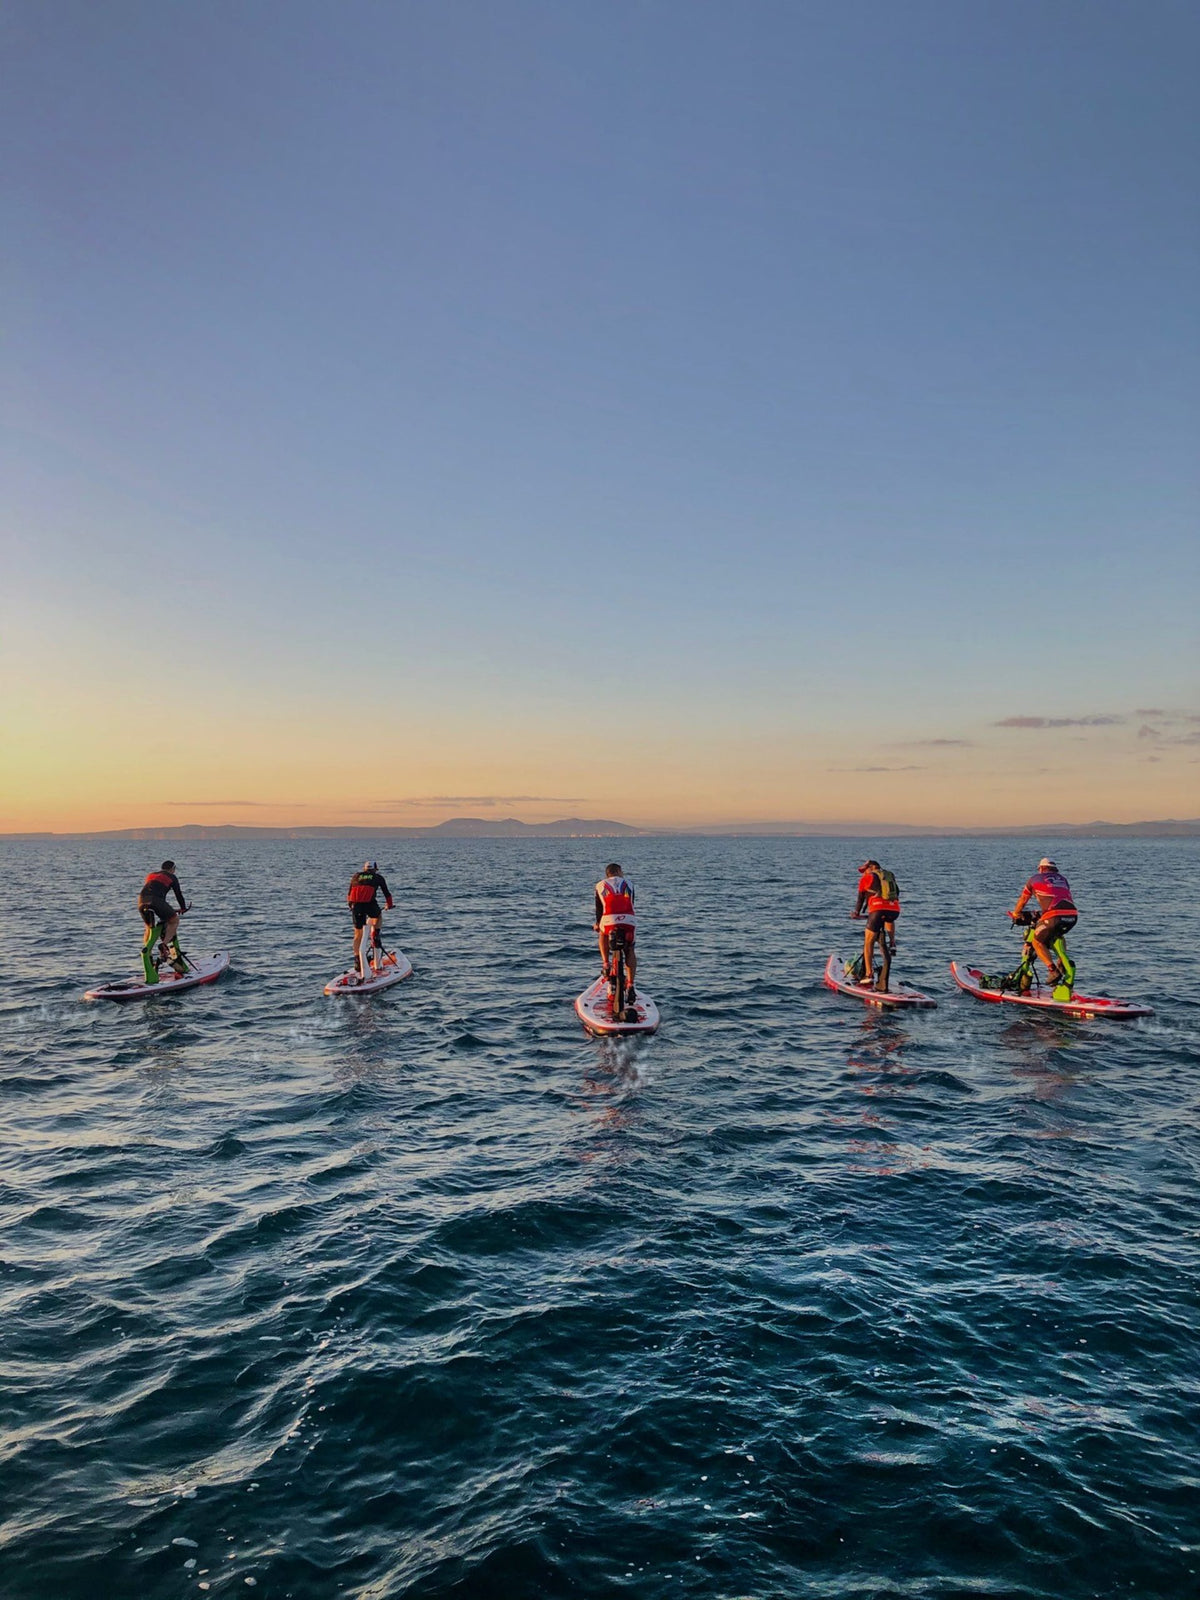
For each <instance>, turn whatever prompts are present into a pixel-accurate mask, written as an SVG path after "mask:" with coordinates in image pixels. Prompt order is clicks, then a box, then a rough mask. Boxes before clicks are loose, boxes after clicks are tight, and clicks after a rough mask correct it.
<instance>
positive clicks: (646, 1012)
mask: <svg viewBox="0 0 1200 1600" xmlns="http://www.w3.org/2000/svg"><path fill="white" fill-rule="evenodd" d="M625 1010H626V1015H628V1014H629V1012H630V1011H632V1012H633V1013H634V1016H635V1018H636V1021H632V1022H617V1021H616V1020H615V1019H614V1017H613V1014H612V995H611V994H610V993H609V989H608V980H607V978H605V977H604V976H603V975H601V976H600V977H599V978H597V979H596V981H595V983H593V984H592V986H591V988H590V989H585V990H584V991H583V993H582V994H581V995H580V996H579V998H578V1000H576V1002H575V1015H576V1016H577V1017H578V1018H579V1020H580V1022H582V1023H583V1025H584V1027H585V1028H586V1029H587V1031H588V1032H589V1033H596V1034H605V1035H608V1034H623V1033H656V1032H657V1031H658V1024H659V1022H660V1021H661V1018H660V1017H659V1015H658V1007H657V1006H656V1005H655V1004H654V1001H653V1000H651V998H650V996H649V995H648V994H643V993H642V991H641V989H638V991H637V999H636V1000H635V1001H634V1002H633V1004H632V1006H627V1007H626V1008H625Z"/></svg>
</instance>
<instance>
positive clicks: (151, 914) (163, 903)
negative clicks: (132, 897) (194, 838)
mask: <svg viewBox="0 0 1200 1600" xmlns="http://www.w3.org/2000/svg"><path fill="white" fill-rule="evenodd" d="M169 894H173V895H174V896H175V898H176V900H178V902H179V910H180V911H186V910H187V901H186V900H185V899H184V898H183V889H182V888H181V886H180V883H179V879H178V878H177V877H176V876H175V874H174V873H173V872H161V871H160V872H151V873H149V874H148V875H147V877H146V881H145V883H144V884H143V885H142V887H141V892H140V893H139V895H138V902H137V904H138V910H139V911H140V912H141V916H142V921H143V922H144V923H145V924H146V926H147V927H148V928H153V927H154V926H155V924H156V923H159V922H166V921H168V920H169V919H170V918H171V917H173V916H174V915H175V907H174V906H171V905H169V904H168V903H167V896H168V895H169Z"/></svg>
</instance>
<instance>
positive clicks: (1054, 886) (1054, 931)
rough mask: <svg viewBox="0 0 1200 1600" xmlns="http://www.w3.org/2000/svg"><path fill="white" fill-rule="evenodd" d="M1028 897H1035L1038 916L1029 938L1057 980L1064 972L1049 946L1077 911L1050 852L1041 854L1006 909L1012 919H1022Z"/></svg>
mask: <svg viewBox="0 0 1200 1600" xmlns="http://www.w3.org/2000/svg"><path fill="white" fill-rule="evenodd" d="M1031 900H1036V901H1037V904H1038V917H1037V921H1036V922H1035V923H1034V925H1033V933H1032V934H1031V936H1030V940H1029V942H1030V944H1032V946H1033V948H1034V950H1035V952H1036V954H1037V957H1038V959H1039V960H1040V961H1041V962H1042V964H1043V966H1045V967H1046V968H1047V970H1048V971H1049V973H1050V978H1051V980H1052V981H1053V982H1054V983H1058V982H1059V981H1060V980H1061V979H1062V976H1063V974H1062V973H1061V971H1060V970H1059V966H1058V962H1057V961H1055V959H1054V957H1053V955H1052V954H1051V950H1052V949H1053V946H1054V942H1055V940H1056V939H1061V938H1064V937H1065V936H1066V935H1067V934H1068V933H1070V931H1071V929H1072V928H1073V927H1074V926H1075V924H1076V923H1077V922H1078V921H1079V912H1078V910H1077V908H1076V905H1075V902H1074V900H1072V899H1071V885H1070V884H1069V883H1068V882H1067V880H1066V879H1065V878H1064V877H1063V875H1062V873H1061V872H1060V871H1059V870H1058V868H1057V866H1055V864H1054V862H1053V861H1052V860H1051V859H1050V857H1049V856H1043V857H1042V859H1041V860H1040V861H1039V862H1038V864H1037V871H1036V872H1035V873H1034V875H1033V877H1032V878H1030V879H1029V881H1028V882H1027V883H1026V885H1025V887H1024V888H1023V889H1022V890H1021V893H1020V895H1019V896H1018V898H1017V903H1016V905H1015V906H1014V907H1013V908H1012V910H1011V911H1010V912H1009V913H1008V914H1009V916H1010V917H1011V918H1012V919H1013V921H1014V922H1019V921H1020V920H1021V916H1022V913H1023V912H1024V910H1025V907H1026V906H1027V905H1028V904H1029V902H1030V901H1031Z"/></svg>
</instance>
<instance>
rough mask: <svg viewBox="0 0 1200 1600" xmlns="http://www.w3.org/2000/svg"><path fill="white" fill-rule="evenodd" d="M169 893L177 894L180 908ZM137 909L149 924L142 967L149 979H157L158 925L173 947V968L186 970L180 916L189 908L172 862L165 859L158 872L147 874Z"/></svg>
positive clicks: (153, 981) (143, 919)
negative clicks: (155, 942)
mask: <svg viewBox="0 0 1200 1600" xmlns="http://www.w3.org/2000/svg"><path fill="white" fill-rule="evenodd" d="M169 894H173V895H174V896H175V899H176V901H177V902H178V909H176V908H175V907H174V906H172V905H170V904H169V903H168V901H167V896H168V895H169ZM137 908H138V915H139V916H140V917H141V919H142V921H143V922H144V923H145V924H146V937H145V938H144V939H143V940H142V966H143V967H144V968H145V969H146V982H147V983H157V982H158V968H157V967H156V966H155V964H154V949H153V946H154V931H155V929H156V928H161V929H162V942H163V944H164V945H167V944H169V945H170V946H171V969H172V971H174V972H176V973H179V974H183V973H185V972H186V971H187V963H186V962H185V961H184V959H183V952H182V950H180V948H179V919H180V917H181V916H182V915H183V913H184V912H185V911H186V910H187V901H186V900H185V899H184V898H183V890H182V889H181V888H180V886H179V879H178V878H177V877H176V876H175V863H174V862H173V861H164V862H163V864H162V866H161V867H159V869H158V871H157V872H149V873H147V874H146V881H145V883H144V884H143V885H142V887H141V890H140V892H139V894H138V900H137Z"/></svg>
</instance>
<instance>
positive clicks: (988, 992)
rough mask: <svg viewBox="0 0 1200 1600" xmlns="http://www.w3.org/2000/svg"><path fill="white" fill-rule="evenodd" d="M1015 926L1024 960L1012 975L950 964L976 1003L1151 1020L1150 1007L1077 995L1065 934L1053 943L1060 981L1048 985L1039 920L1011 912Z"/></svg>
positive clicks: (1077, 1015)
mask: <svg viewBox="0 0 1200 1600" xmlns="http://www.w3.org/2000/svg"><path fill="white" fill-rule="evenodd" d="M1009 916H1010V918H1011V919H1012V922H1013V925H1014V926H1015V927H1019V928H1023V929H1024V934H1025V937H1024V947H1023V949H1022V951H1021V959H1020V961H1019V962H1018V964H1017V965H1016V966H1015V967H1014V968H1013V970H1012V971H1011V972H1000V973H985V972H982V971H981V970H980V969H979V968H978V967H968V966H960V965H959V963H958V962H957V961H952V962H951V963H950V971H951V973H952V975H953V977H954V981H955V983H956V984H957V985H958V987H959V988H960V989H961V990H962V991H963V992H964V993H965V994H970V995H974V997H975V998H976V1000H990V1001H994V1002H999V1001H1003V1002H1004V1003H1006V1004H1008V1005H1018V1006H1033V1007H1035V1008H1036V1009H1038V1010H1041V1011H1057V1012H1059V1013H1060V1014H1062V1015H1063V1016H1068V1017H1152V1016H1153V1015H1154V1012H1153V1009H1152V1008H1151V1007H1150V1006H1139V1005H1135V1004H1134V1003H1133V1002H1132V1001H1130V1000H1114V999H1112V998H1111V996H1109V995H1104V994H1077V993H1076V992H1075V963H1074V962H1073V961H1072V960H1071V958H1070V956H1069V955H1068V954H1067V946H1066V940H1065V938H1064V937H1063V935H1062V934H1060V935H1059V936H1058V938H1057V939H1055V940H1054V941H1053V943H1052V944H1051V947H1050V948H1051V950H1052V951H1053V952H1054V957H1055V961H1056V963H1057V966H1058V980H1057V982H1054V983H1045V982H1043V979H1042V974H1041V970H1040V966H1039V962H1038V956H1037V952H1036V951H1035V949H1034V948H1033V930H1034V928H1035V927H1036V926H1037V923H1038V920H1039V918H1038V917H1036V916H1031V915H1030V914H1029V913H1028V912H1026V913H1024V914H1023V915H1022V916H1020V917H1013V916H1012V913H1011V912H1010V913H1009Z"/></svg>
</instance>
